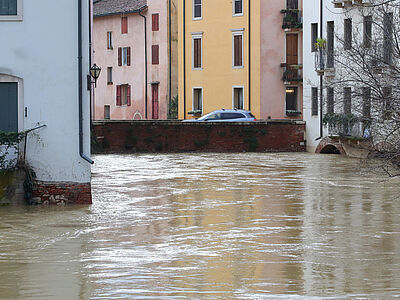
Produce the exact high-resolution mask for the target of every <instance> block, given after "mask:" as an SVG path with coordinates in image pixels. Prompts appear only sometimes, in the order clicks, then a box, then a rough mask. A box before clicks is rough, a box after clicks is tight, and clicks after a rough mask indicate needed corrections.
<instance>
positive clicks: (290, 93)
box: [286, 87, 297, 112]
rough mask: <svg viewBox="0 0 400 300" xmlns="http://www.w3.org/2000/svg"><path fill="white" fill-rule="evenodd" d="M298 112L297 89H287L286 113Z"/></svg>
mask: <svg viewBox="0 0 400 300" xmlns="http://www.w3.org/2000/svg"><path fill="white" fill-rule="evenodd" d="M287 111H297V87H287V88H286V112H287Z"/></svg>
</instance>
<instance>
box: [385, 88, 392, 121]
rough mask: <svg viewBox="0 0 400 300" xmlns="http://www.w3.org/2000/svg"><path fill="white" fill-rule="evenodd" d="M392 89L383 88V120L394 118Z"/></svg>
mask: <svg viewBox="0 0 400 300" xmlns="http://www.w3.org/2000/svg"><path fill="white" fill-rule="evenodd" d="M392 111H393V108H392V88H391V87H384V88H383V118H384V119H385V120H389V119H390V118H391V117H392Z"/></svg>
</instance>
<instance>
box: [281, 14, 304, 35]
mask: <svg viewBox="0 0 400 300" xmlns="http://www.w3.org/2000/svg"><path fill="white" fill-rule="evenodd" d="M281 14H283V23H282V28H283V29H285V31H299V30H302V28H303V18H302V16H301V11H300V10H298V9H282V10H281Z"/></svg>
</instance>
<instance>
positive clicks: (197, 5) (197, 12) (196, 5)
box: [193, 0, 202, 20]
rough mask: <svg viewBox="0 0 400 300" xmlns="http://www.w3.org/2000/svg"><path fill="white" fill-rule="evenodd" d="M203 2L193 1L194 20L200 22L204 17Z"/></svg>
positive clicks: (200, 0) (199, 0)
mask: <svg viewBox="0 0 400 300" xmlns="http://www.w3.org/2000/svg"><path fill="white" fill-rule="evenodd" d="M201 2H202V0H193V19H194V20H199V19H201V17H202V3H201Z"/></svg>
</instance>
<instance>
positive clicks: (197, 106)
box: [192, 88, 203, 112]
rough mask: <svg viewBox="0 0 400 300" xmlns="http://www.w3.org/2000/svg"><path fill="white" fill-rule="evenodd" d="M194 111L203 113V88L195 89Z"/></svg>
mask: <svg viewBox="0 0 400 300" xmlns="http://www.w3.org/2000/svg"><path fill="white" fill-rule="evenodd" d="M192 108H193V111H201V112H203V88H193V107H192Z"/></svg>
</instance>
